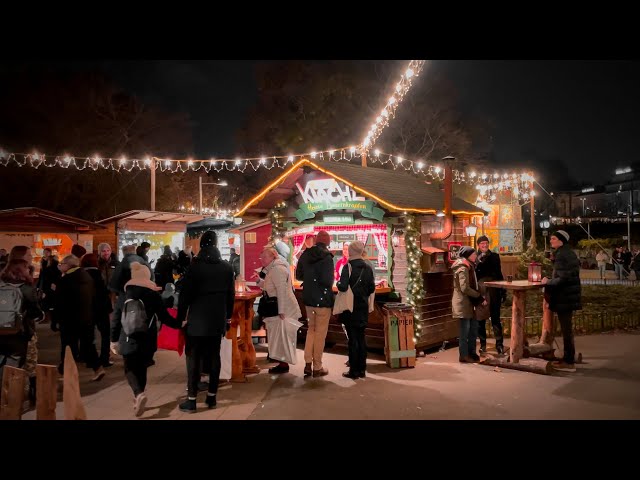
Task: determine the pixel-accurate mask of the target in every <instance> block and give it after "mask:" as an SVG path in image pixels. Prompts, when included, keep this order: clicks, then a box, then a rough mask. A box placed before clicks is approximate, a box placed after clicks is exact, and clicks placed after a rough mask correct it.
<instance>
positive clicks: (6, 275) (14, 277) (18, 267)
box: [0, 258, 33, 285]
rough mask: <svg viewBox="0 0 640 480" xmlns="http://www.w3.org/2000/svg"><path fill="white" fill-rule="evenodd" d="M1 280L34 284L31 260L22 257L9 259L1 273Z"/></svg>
mask: <svg viewBox="0 0 640 480" xmlns="http://www.w3.org/2000/svg"><path fill="white" fill-rule="evenodd" d="M0 280H2V281H3V282H7V283H26V284H29V285H32V284H33V277H32V276H31V274H30V273H29V262H27V261H26V260H23V259H22V258H19V259H13V260H9V263H7V266H6V267H4V270H2V272H1V273H0Z"/></svg>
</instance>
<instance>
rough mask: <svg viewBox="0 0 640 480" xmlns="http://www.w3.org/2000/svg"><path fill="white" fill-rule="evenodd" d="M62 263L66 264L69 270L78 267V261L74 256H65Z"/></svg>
mask: <svg viewBox="0 0 640 480" xmlns="http://www.w3.org/2000/svg"><path fill="white" fill-rule="evenodd" d="M62 263H66V264H67V265H69V266H70V267H71V268H74V267H79V266H80V259H79V258H78V257H76V256H75V255H67V256H66V257H64V258H63V259H62Z"/></svg>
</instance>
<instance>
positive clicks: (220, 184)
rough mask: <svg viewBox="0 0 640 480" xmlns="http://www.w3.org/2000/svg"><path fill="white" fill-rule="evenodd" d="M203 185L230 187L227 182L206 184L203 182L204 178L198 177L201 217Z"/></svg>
mask: <svg viewBox="0 0 640 480" xmlns="http://www.w3.org/2000/svg"><path fill="white" fill-rule="evenodd" d="M202 185H219V186H221V187H226V186H227V185H228V183H227V182H226V180H223V181H221V182H208V183H205V182H203V181H202V177H198V190H199V194H200V195H199V198H200V210H199V211H200V215H202Z"/></svg>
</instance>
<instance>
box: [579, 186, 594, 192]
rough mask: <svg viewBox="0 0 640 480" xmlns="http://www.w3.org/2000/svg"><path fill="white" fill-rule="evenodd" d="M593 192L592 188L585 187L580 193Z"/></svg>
mask: <svg viewBox="0 0 640 480" xmlns="http://www.w3.org/2000/svg"><path fill="white" fill-rule="evenodd" d="M595 190H596V189H595V188H594V187H587V188H583V189H582V193H589V192H595Z"/></svg>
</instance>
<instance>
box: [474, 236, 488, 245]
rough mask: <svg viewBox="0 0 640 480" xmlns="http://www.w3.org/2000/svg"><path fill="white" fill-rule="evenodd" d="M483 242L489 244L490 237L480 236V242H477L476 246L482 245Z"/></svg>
mask: <svg viewBox="0 0 640 480" xmlns="http://www.w3.org/2000/svg"><path fill="white" fill-rule="evenodd" d="M482 242H489V237H487V236H486V235H480V236H479V237H478V240H476V245H480V244H481V243H482Z"/></svg>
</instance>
